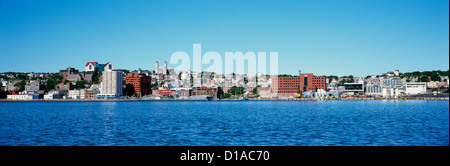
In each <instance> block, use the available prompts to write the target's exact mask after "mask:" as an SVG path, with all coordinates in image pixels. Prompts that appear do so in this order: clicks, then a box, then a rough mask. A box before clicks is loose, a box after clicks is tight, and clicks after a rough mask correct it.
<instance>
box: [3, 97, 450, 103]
mask: <svg viewBox="0 0 450 166" xmlns="http://www.w3.org/2000/svg"><path fill="white" fill-rule="evenodd" d="M287 100H289V101H325V100H449V97H415V98H331V99H325V98H281V99H280V98H263V99H248V100H244V99H217V100H208V99H90V100H84V99H53V100H44V99H34V100H7V99H0V101H11V102H15V101H31V102H33V101H287Z"/></svg>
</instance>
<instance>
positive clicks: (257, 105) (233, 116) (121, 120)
mask: <svg viewBox="0 0 450 166" xmlns="http://www.w3.org/2000/svg"><path fill="white" fill-rule="evenodd" d="M0 145H51V146H53V145H82V146H85V145H100V146H103V145H106V146H108V145H119V146H121V145H131V146H135V145H137V146H147V145H150V146H154V145H157V146H158V145H174V146H178V145H206V146H209V145H211V146H215V145H220V146H221V145H238V146H240V145H256V146H257V145H281V146H284V145H300V146H304V145H318V146H328V145H331V146H335V145H344V146H345V145H359V146H372V145H394V146H397V145H402V146H403V145H406V146H410V145H444V146H448V145H449V101H448V100H445V101H424V100H411V101H135V102H134V101H120V102H68V101H57V102H56V101H55V102H5V101H3V102H0Z"/></svg>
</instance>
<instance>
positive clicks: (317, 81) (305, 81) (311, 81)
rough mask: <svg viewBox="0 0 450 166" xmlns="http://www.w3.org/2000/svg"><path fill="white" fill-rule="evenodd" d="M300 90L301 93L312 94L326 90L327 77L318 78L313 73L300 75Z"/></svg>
mask: <svg viewBox="0 0 450 166" xmlns="http://www.w3.org/2000/svg"><path fill="white" fill-rule="evenodd" d="M297 78H298V77H297ZM300 88H301V89H300V90H301V91H312V92H317V89H323V90H326V77H325V76H320V77H316V76H314V75H313V73H304V74H300Z"/></svg>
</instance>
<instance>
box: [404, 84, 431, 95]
mask: <svg viewBox="0 0 450 166" xmlns="http://www.w3.org/2000/svg"><path fill="white" fill-rule="evenodd" d="M405 87H406V90H405V93H406V95H417V94H425V93H426V92H427V84H426V83H425V82H423V83H422V82H415V83H406V84H405Z"/></svg>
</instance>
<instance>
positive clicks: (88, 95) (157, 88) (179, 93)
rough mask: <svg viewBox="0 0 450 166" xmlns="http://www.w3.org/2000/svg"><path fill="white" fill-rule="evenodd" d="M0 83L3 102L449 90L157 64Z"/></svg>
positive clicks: (4, 78) (391, 81)
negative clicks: (193, 68)
mask: <svg viewBox="0 0 450 166" xmlns="http://www.w3.org/2000/svg"><path fill="white" fill-rule="evenodd" d="M447 73H448V72H447ZM0 77H1V82H2V84H1V85H2V86H1V87H0V91H2V94H4V95H3V98H6V99H8V100H36V99H45V100H54V99H77V100H97V99H144V100H145V99H258V98H259V99H261V98H272V99H273V98H299V97H300V98H343V97H382V98H398V97H404V96H410V95H420V94H426V93H427V89H430V88H447V89H448V85H449V80H448V75H443V76H439V80H440V81H428V82H421V81H420V80H419V79H420V78H421V76H401V73H399V71H398V70H396V71H395V72H388V73H382V74H381V75H377V76H375V75H374V76H367V77H365V78H362V77H361V78H360V77H353V76H350V77H348V76H346V77H336V76H334V77H333V76H330V77H326V76H315V75H314V74H313V73H300V72H299V75H297V76H291V75H263V74H260V73H248V74H234V73H228V74H217V73H214V72H207V71H203V72H193V71H190V70H188V71H176V70H174V69H170V68H168V67H167V62H164V63H163V64H162V65H160V64H159V62H158V61H157V62H155V67H154V70H141V69H138V70H135V71H131V72H130V71H128V70H124V69H118V70H116V69H115V67H114V65H113V64H112V63H110V62H108V63H105V64H100V63H98V62H87V63H86V64H85V67H84V71H82V72H80V71H79V70H77V69H75V68H71V67H68V68H67V69H63V70H60V71H59V73H52V74H50V73H27V74H14V73H0ZM429 80H431V79H429ZM1 97H2V96H1V95H0V98H1Z"/></svg>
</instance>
